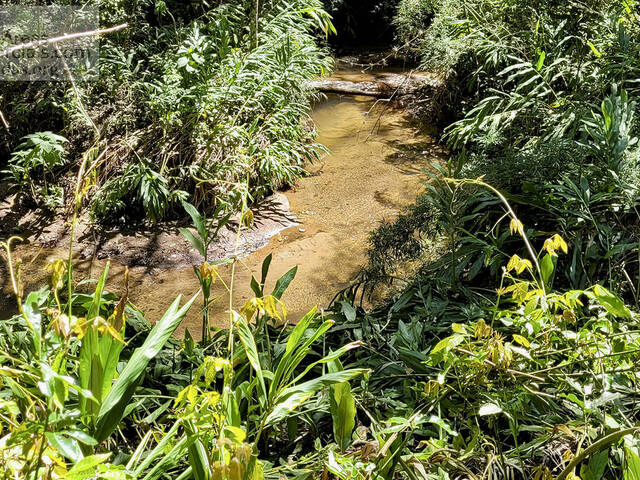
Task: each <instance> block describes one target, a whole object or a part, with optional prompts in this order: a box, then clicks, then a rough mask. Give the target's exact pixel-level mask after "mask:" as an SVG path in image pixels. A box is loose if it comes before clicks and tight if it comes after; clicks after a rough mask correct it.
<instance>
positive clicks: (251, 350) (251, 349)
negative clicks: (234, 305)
mask: <svg viewBox="0 0 640 480" xmlns="http://www.w3.org/2000/svg"><path fill="white" fill-rule="evenodd" d="M233 316H234V319H235V325H236V328H237V330H238V337H240V342H241V343H242V346H243V347H244V351H245V353H246V355H247V358H248V359H249V363H250V364H251V366H252V367H253V370H254V371H255V372H256V376H257V377H258V387H259V389H260V392H259V397H258V399H259V401H260V405H262V406H263V407H264V406H266V404H267V387H266V384H265V383H264V375H263V373H262V365H261V364H260V356H259V355H258V347H257V346H256V341H255V339H254V338H253V334H252V333H251V330H250V329H249V326H248V325H247V322H246V321H245V320H244V318H243V317H242V315H240V314H239V313H237V312H235V311H234V312H233Z"/></svg>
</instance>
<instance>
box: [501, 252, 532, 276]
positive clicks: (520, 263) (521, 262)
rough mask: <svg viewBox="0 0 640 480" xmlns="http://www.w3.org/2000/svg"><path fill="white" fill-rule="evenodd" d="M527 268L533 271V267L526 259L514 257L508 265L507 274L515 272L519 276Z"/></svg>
mask: <svg viewBox="0 0 640 480" xmlns="http://www.w3.org/2000/svg"><path fill="white" fill-rule="evenodd" d="M525 268H528V269H532V268H533V265H532V264H531V261H530V260H527V259H526V258H520V257H519V256H518V255H514V256H513V257H511V259H510V260H509V263H507V272H510V271H511V270H515V271H516V273H517V274H520V273H522V272H524V270H525Z"/></svg>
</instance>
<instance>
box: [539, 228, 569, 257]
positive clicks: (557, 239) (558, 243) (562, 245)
mask: <svg viewBox="0 0 640 480" xmlns="http://www.w3.org/2000/svg"><path fill="white" fill-rule="evenodd" d="M542 248H543V250H546V251H547V253H548V254H549V255H551V256H552V257H557V256H558V254H557V253H556V251H557V250H562V251H563V252H564V253H567V252H568V251H569V247H568V246H567V242H565V241H564V239H563V238H562V237H561V236H560V235H558V234H557V233H556V234H555V235H554V236H553V237H551V238H547V239H546V240H545V241H544V244H543V245H542Z"/></svg>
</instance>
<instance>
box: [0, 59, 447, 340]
mask: <svg viewBox="0 0 640 480" xmlns="http://www.w3.org/2000/svg"><path fill="white" fill-rule="evenodd" d="M341 75H342V76H346V77H348V78H350V79H352V78H359V79H361V78H363V77H367V75H363V74H358V73H357V72H342V73H341ZM369 78H370V77H369ZM312 117H313V120H314V122H315V124H316V126H317V129H318V133H319V136H318V141H319V142H320V143H322V144H323V145H325V146H326V147H327V148H328V149H329V150H330V152H331V153H330V154H329V155H327V156H326V157H324V158H323V159H322V160H321V161H318V162H316V163H314V164H312V165H309V166H308V168H307V170H308V171H309V173H310V175H309V176H307V177H305V178H302V179H300V180H299V181H298V183H297V184H296V185H295V186H294V187H293V188H291V189H289V190H287V191H285V192H282V193H283V194H284V195H285V196H286V199H287V200H288V202H289V204H290V209H291V214H293V215H294V216H295V219H296V221H297V223H298V224H297V225H295V226H289V227H288V228H284V229H283V230H281V231H280V232H279V233H277V234H275V235H274V236H273V237H271V238H270V240H269V241H268V243H267V244H266V245H265V246H263V247H262V248H259V249H258V250H256V251H254V252H252V253H250V254H249V255H247V256H244V257H243V258H239V260H238V262H237V263H236V268H235V273H236V274H235V281H234V286H235V287H234V300H233V305H234V307H235V308H239V307H240V306H241V305H242V304H243V303H244V302H245V301H246V300H247V299H249V298H250V297H251V296H252V294H251V290H250V288H249V282H250V279H251V274H252V273H254V274H255V276H256V277H258V278H259V275H260V267H261V264H262V261H263V259H264V258H265V257H266V256H267V255H268V254H272V255H273V261H272V263H271V269H270V273H269V279H268V281H267V291H270V288H272V287H273V285H274V283H275V281H276V280H277V279H278V278H279V277H280V276H281V275H283V274H284V273H285V272H287V271H288V270H289V269H291V268H292V267H294V266H298V273H297V276H296V278H295V280H294V282H293V283H292V284H291V285H290V287H289V289H288V290H287V292H286V293H285V295H284V296H283V298H282V300H283V301H284V303H285V305H286V307H287V311H288V314H289V316H288V318H289V320H291V321H295V320H297V319H299V318H300V317H301V316H302V315H303V314H304V313H306V312H307V311H308V310H309V309H311V308H312V307H313V306H314V305H319V306H320V307H321V308H323V307H326V306H328V303H329V302H330V301H331V299H332V298H333V297H334V295H335V293H336V292H337V291H339V290H340V289H342V288H345V287H347V286H349V284H350V282H351V281H352V280H353V278H354V277H355V276H356V275H357V273H358V271H359V270H360V269H361V268H362V266H363V265H365V263H366V248H367V238H368V234H369V232H370V231H372V230H373V229H375V228H376V227H377V226H378V225H379V224H380V223H381V222H383V221H392V220H393V219H394V217H395V216H396V215H397V214H398V212H399V211H400V210H401V209H402V208H403V207H405V206H407V205H409V204H410V203H411V202H412V201H413V200H414V199H415V197H416V195H418V194H419V193H420V191H421V190H422V189H423V186H422V182H423V181H424V175H423V173H422V170H423V169H426V168H429V166H430V164H431V162H432V161H434V159H438V158H441V157H442V156H443V152H442V151H441V150H440V148H439V146H438V145H437V143H436V142H435V140H434V138H433V137H432V135H431V134H430V132H428V131H425V130H424V129H420V128H418V127H417V126H415V125H414V124H412V122H411V121H410V119H409V118H408V117H407V115H406V114H405V113H404V112H403V111H402V110H399V109H395V108H394V107H392V106H390V105H388V104H386V103H385V102H380V101H378V102H376V101H375V100H373V99H370V98H365V97H344V96H343V97H340V96H334V95H329V96H328V97H327V98H326V99H325V100H324V101H321V102H319V103H318V104H317V105H316V106H315V107H314V109H313V112H312ZM285 203H286V202H285ZM290 223H291V222H289V224H290ZM283 226H284V225H283ZM16 256H17V257H20V258H21V259H22V261H23V283H24V285H25V291H30V290H31V289H33V288H37V287H40V286H42V285H45V284H46V283H47V281H48V277H49V273H48V272H47V270H46V266H47V264H48V263H49V262H50V260H52V259H54V258H64V257H65V256H66V250H64V249H62V248H57V249H56V248H54V249H43V248H39V247H38V245H36V244H31V245H26V246H20V247H18V248H17V249H16ZM76 257H77V258H76V262H75V267H74V268H75V271H76V272H77V274H78V278H97V277H98V276H99V275H100V273H101V271H102V269H103V268H104V266H105V264H106V262H107V259H97V258H96V257H95V256H93V257H90V258H82V256H81V255H80V254H77V255H76ZM124 269H125V267H124V266H123V265H121V264H118V263H117V262H114V261H112V262H111V264H110V274H109V281H108V287H107V288H108V290H110V291H112V292H114V293H116V294H119V293H121V292H122V289H123V288H122V278H123V272H124ZM220 273H221V276H222V277H223V278H224V280H225V282H227V283H229V280H230V275H231V268H230V267H229V266H225V267H222V268H221V269H220ZM2 277H5V278H2ZM0 287H1V288H2V295H0V297H1V298H0V312H5V313H6V312H11V311H12V310H14V307H13V305H12V302H13V299H12V298H11V295H10V285H9V281H8V279H7V278H6V271H4V270H3V271H0ZM197 291H198V283H197V280H196V278H195V276H194V273H193V270H192V268H191V267H190V266H179V267H177V268H173V267H169V268H150V267H144V266H134V267H131V268H130V282H129V296H130V299H131V301H132V302H133V303H134V304H135V305H136V306H137V307H139V308H140V309H141V310H142V311H144V312H145V314H146V317H147V318H148V319H149V320H150V321H156V320H158V319H159V318H160V317H161V316H162V313H163V312H164V311H165V309H166V308H167V307H168V306H169V305H170V304H171V302H172V301H173V300H174V299H175V297H176V295H178V294H179V293H182V294H183V295H184V297H185V298H187V297H189V296H191V295H193V294H194V293H195V292H197ZM214 296H215V297H216V298H217V300H216V303H215V304H214V306H213V307H212V311H211V317H212V323H213V324H214V325H217V326H224V325H226V324H227V322H228V310H229V296H228V293H227V291H226V290H225V288H224V287H223V286H222V285H221V282H217V284H216V286H215V287H214ZM3 316H4V315H0V318H2V317H3ZM200 318H201V316H200V311H199V308H198V307H197V304H196V305H194V307H193V308H192V309H191V311H190V312H189V314H188V315H187V317H186V318H185V320H184V322H183V324H182V325H181V327H180V329H179V331H178V332H177V333H178V335H179V336H181V334H182V333H183V332H184V330H185V329H187V328H188V329H189V331H190V332H191V333H192V335H194V337H196V338H199V335H200V329H201V327H200V323H201V320H200Z"/></svg>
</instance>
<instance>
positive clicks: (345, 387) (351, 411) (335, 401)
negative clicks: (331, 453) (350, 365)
mask: <svg viewBox="0 0 640 480" xmlns="http://www.w3.org/2000/svg"><path fill="white" fill-rule="evenodd" d="M343 370H344V369H343V368H342V365H341V364H340V361H339V360H334V361H333V362H331V363H329V372H330V373H334V372H340V371H343ZM329 392H330V394H329V403H330V405H329V406H330V409H331V418H332V420H333V438H334V440H335V441H336V443H337V444H338V447H340V450H342V451H343V452H344V451H345V450H346V449H347V448H348V447H349V444H350V443H351V435H352V433H353V429H354V428H355V426H356V401H355V398H354V397H353V395H352V393H351V385H349V382H342V383H337V384H335V385H332V386H331V387H329Z"/></svg>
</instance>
